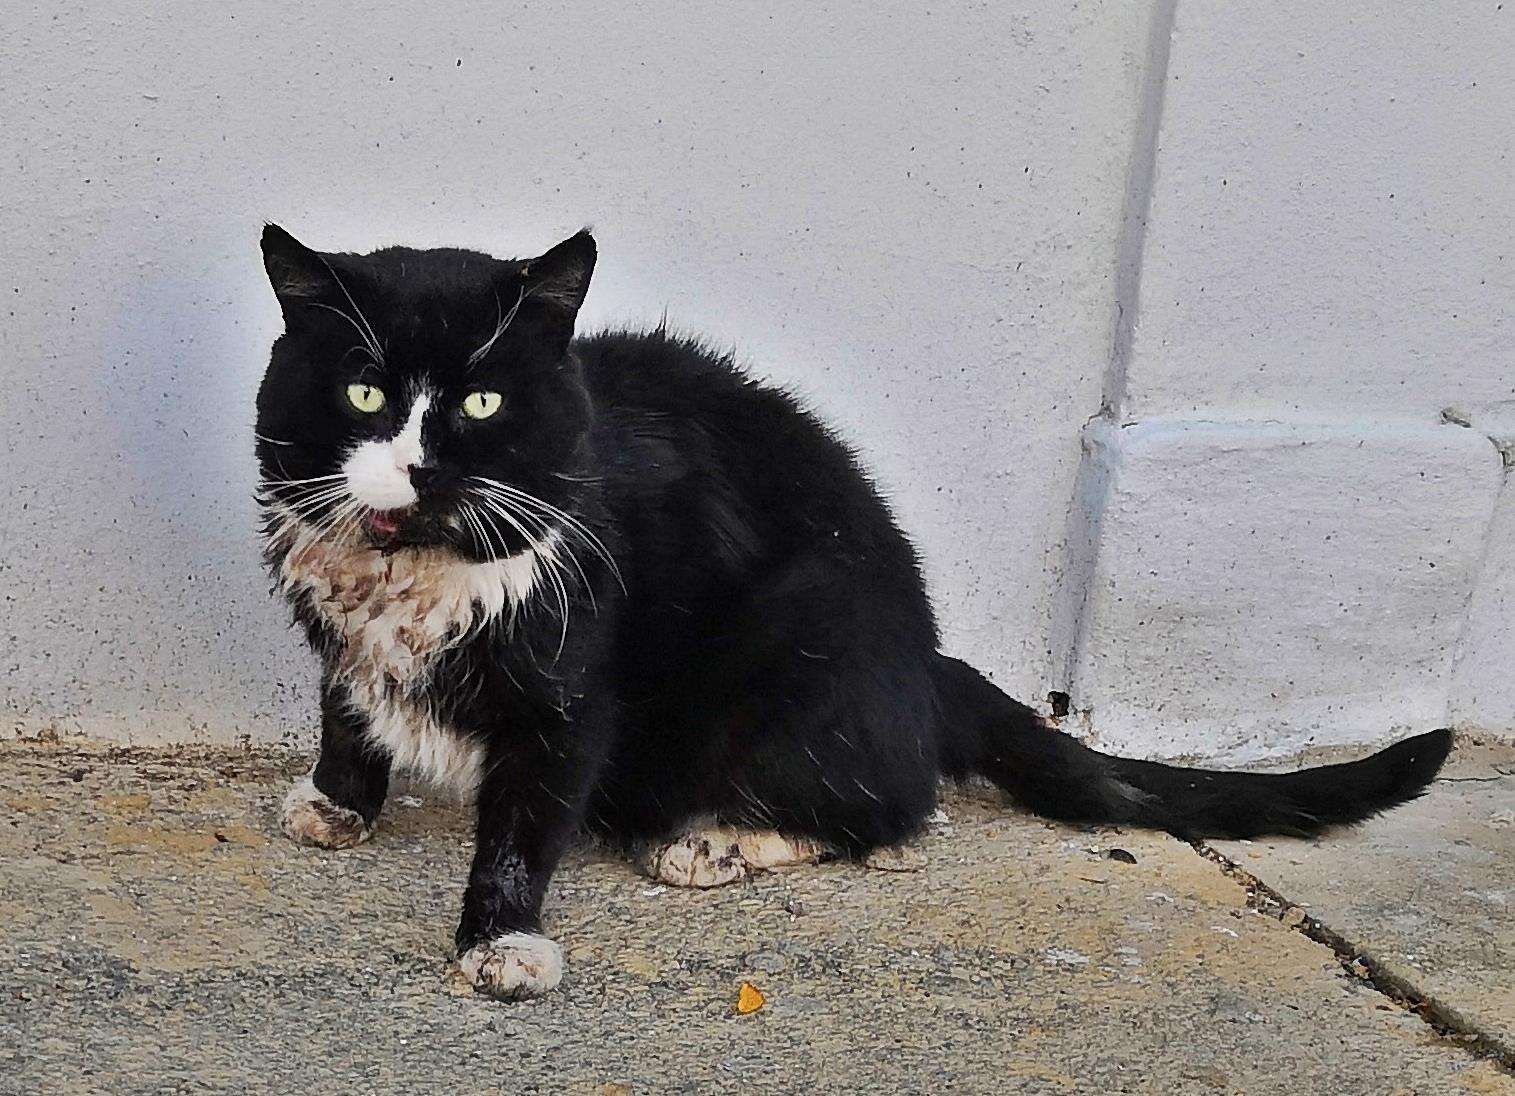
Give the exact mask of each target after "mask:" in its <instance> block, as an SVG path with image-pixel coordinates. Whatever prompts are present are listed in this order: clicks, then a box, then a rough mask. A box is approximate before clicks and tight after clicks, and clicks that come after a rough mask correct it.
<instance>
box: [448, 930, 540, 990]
mask: <svg viewBox="0 0 1515 1096" xmlns="http://www.w3.org/2000/svg"><path fill="white" fill-rule="evenodd" d="M458 970H459V971H460V972H461V973H462V975H463V977H464V978H465V979H466V980H467V981H468V984H469V985H471V986H473V988H474V990H475V992H478V993H486V994H488V995H489V996H491V997H498V998H500V999H501V1000H503V1001H518V1000H520V999H521V998H523V997H538V996H540V995H542V994H544V993H546V992H547V991H548V990H551V989H554V988H556V987H557V984H558V983H559V982H561V981H562V980H563V949H562V948H560V947H558V945H557V944H556V943H554V942H553V941H551V940H549V939H547V937H545V936H538V935H537V934H535V933H530V932H510V933H506V934H505V935H504V936H497V937H495V938H494V939H493V940H490V941H489V942H488V943H484V944H475V945H474V946H473V947H471V948H469V949H468V950H467V951H465V952H464V953H463V954H462V955H460V956H458Z"/></svg>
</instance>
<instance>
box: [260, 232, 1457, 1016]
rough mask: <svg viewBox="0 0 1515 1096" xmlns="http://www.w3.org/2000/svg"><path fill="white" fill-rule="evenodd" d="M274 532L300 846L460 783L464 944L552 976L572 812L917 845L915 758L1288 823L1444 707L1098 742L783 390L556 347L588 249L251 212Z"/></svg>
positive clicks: (1432, 748) (472, 966)
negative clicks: (958, 613)
mask: <svg viewBox="0 0 1515 1096" xmlns="http://www.w3.org/2000/svg"><path fill="white" fill-rule="evenodd" d="M262 251H263V256H264V263H265V268H266V270H267V273H268V276H269V279H270V282H271V283H272V286H273V290H274V293H275V296H276V297H277V299H278V302H279V305H280V307H281V310H282V312H283V318H284V332H283V333H282V334H281V335H280V336H279V338H278V339H277V340H276V342H275V343H274V346H273V351H272V355H271V359H270V363H269V367H268V371H267V373H266V375H265V377H264V379H263V382H262V385H261V388H260V390H259V392H258V398H257V429H256V451H257V459H258V463H259V467H260V472H261V482H260V487H259V495H258V498H259V503H260V506H261V513H262V515H263V519H264V525H263V535H264V546H265V557H266V560H267V563H268V566H269V568H270V570H271V573H272V575H273V579H274V584H275V586H276V588H277V590H278V591H279V592H280V593H282V595H283V596H284V597H285V598H286V599H288V602H289V604H290V606H291V607H292V610H293V615H294V618H295V620H296V621H297V623H298V624H299V625H300V626H302V627H303V630H304V633H305V636H306V638H307V640H308V642H309V644H310V646H311V648H312V649H313V650H314V652H315V653H316V654H317V656H318V657H319V660H320V663H321V667H322V671H323V673H322V685H321V745H320V753H319V758H318V760H317V761H316V764H315V766H314V768H313V769H312V770H311V772H310V774H309V775H308V776H307V777H306V778H305V779H303V780H302V781H300V782H299V783H297V784H296V785H295V786H294V787H293V788H292V789H291V790H290V792H289V794H288V796H287V798H286V799H285V801H284V805H283V812H282V825H283V828H284V829H285V831H286V832H287V833H288V834H289V835H290V836H291V837H293V838H294V839H295V840H297V841H299V842H302V843H305V844H309V845H316V846H321V847H325V848H343V847H347V846H351V845H354V844H356V843H358V842H360V841H363V840H365V839H366V838H368V837H369V835H370V834H371V833H372V832H373V829H374V825H375V822H376V820H377V818H378V816H379V811H380V808H381V807H382V805H383V803H384V799H385V794H386V791H387V788H388V785H389V779H390V773H391V770H394V769H404V770H410V771H414V772H419V773H420V774H422V775H425V776H429V777H431V778H433V779H436V780H439V781H442V782H443V783H446V784H448V785H451V786H452V787H454V788H456V789H458V790H459V791H460V792H461V793H463V794H464V795H465V796H467V797H468V798H470V799H472V800H473V802H474V803H475V804H476V810H477V829H476V835H475V837H476V840H475V845H474V852H473V864H472V868H471V870H470V872H469V876H468V882H467V888H466V890H465V892H464V895H463V904H462V905H463V908H462V912H461V916H460V919H459V922H458V926H457V932H456V935H455V946H456V955H455V963H456V970H458V971H460V972H461V973H462V976H463V977H464V978H465V979H466V980H467V982H468V983H470V984H472V985H473V986H474V987H475V989H476V990H477V991H479V992H481V993H486V994H491V995H494V996H497V997H501V998H518V997H526V996H532V995H536V994H540V993H544V992H546V991H548V990H551V989H552V988H553V987H554V986H556V985H557V984H558V981H559V979H560V978H561V975H562V966H563V962H562V952H561V950H560V948H559V946H558V945H557V943H556V942H554V941H553V940H551V939H549V938H548V937H547V936H546V935H544V933H543V929H542V921H541V912H542V899H543V894H544V892H545V889H546V887H547V883H548V880H549V879H550V878H551V876H552V873H553V871H554V869H555V867H556V865H557V863H558V860H559V858H560V856H561V855H562V853H563V851H564V848H565V846H566V845H567V844H568V842H569V841H570V840H571V839H572V838H573V836H574V835H575V833H576V832H578V831H580V830H581V829H588V830H590V831H594V832H597V833H599V834H601V835H604V836H605V837H607V838H609V839H611V840H612V841H614V842H615V843H617V844H619V845H620V846H623V847H624V848H626V849H627V850H628V851H631V852H632V853H633V854H634V855H635V856H637V858H638V859H639V862H640V864H641V866H642V868H643V869H644V870H646V871H647V872H649V873H651V874H652V875H653V876H655V877H656V878H658V879H661V880H663V881H665V882H668V883H673V884H680V885H686V886H713V885H717V884H720V883H725V882H730V881H732V880H735V879H739V878H741V877H743V876H744V875H745V874H747V873H748V872H751V871H754V870H757V869H761V868H766V867H774V866H778V865H781V864H791V863H799V862H805V861H810V860H815V859H817V858H819V857H822V856H844V857H863V856H866V855H868V854H869V853H870V852H871V851H873V850H877V849H881V848H889V847H894V846H898V845H900V844H901V843H902V842H905V841H908V840H909V839H910V838H911V837H912V836H913V835H915V834H916V833H917V832H918V831H919V830H920V829H921V828H922V825H923V823H924V820H925V819H926V818H927V817H928V816H929V815H930V814H931V813H932V811H933V809H934V807H935V804H936V799H937V789H938V783H939V781H940V780H941V779H942V778H949V779H954V780H961V779H964V778H967V777H970V776H974V775H982V776H985V777H988V778H989V779H990V780H991V781H993V782H994V783H996V784H998V785H999V786H1000V787H1001V788H1002V789H1004V791H1005V792H1007V793H1008V795H1009V797H1010V798H1011V799H1012V800H1013V801H1014V802H1015V803H1017V804H1018V805H1020V806H1021V807H1023V808H1025V809H1028V810H1030V811H1033V812H1036V813H1038V814H1041V815H1044V816H1046V817H1049V818H1052V819H1059V820H1063V821H1068V822H1078V823H1111V824H1122V825H1132V826H1144V827H1152V828H1156V829H1161V830H1167V831H1169V832H1171V833H1173V834H1176V835H1179V836H1182V837H1188V838H1194V837H1199V836H1225V837H1252V836H1256V835H1260V834H1265V833H1281V834H1314V833H1318V832H1321V831H1323V830H1326V829H1328V828H1330V827H1332V826H1337V825H1344V824H1350V823H1354V822H1358V821H1361V820H1363V819H1365V818H1367V817H1369V816H1371V815H1373V814H1375V813H1376V812H1379V811H1382V810H1385V809H1387V808H1389V807H1392V806H1394V805H1396V804H1399V803H1402V802H1404V801H1406V800H1408V799H1411V798H1413V797H1415V796H1416V795H1419V794H1420V793H1421V792H1422V791H1423V790H1424V789H1425V788H1426V786H1427V785H1428V784H1429V782H1430V781H1431V779H1432V778H1433V777H1434V776H1435V774H1436V772H1437V771H1438V770H1439V768H1440V766H1441V764H1442V762H1443V760H1444V759H1445V757H1446V755H1447V752H1448V750H1449V748H1450V744H1451V739H1450V734H1449V732H1446V731H1433V732H1430V733H1427V734H1422V735H1419V736H1418V737H1414V738H1410V739H1407V740H1405V741H1402V742H1400V743H1398V744H1396V745H1393V746H1391V747H1389V748H1388V749H1385V750H1383V751H1381V752H1380V753H1378V754H1375V755H1374V756H1372V757H1369V758H1367V759H1366V760H1362V761H1358V762H1354V763H1350V764H1344V765H1333V766H1329V767H1324V768H1315V769H1306V770H1303V771H1300V772H1296V773H1288V774H1271V775H1258V774H1242V773H1234V772H1211V771H1204V770H1196V769H1183V768H1176V767H1172V766H1168V765H1163V764H1158V763H1155V762H1150V761H1137V760H1128V759H1122V758H1117V757H1111V756H1107V755H1104V754H1100V753H1097V752H1095V751H1093V750H1091V749H1089V748H1086V747H1085V746H1083V745H1082V744H1080V743H1079V742H1078V741H1076V740H1075V739H1074V738H1072V737H1070V736H1068V735H1065V734H1062V733H1060V732H1058V731H1057V730H1055V729H1054V728H1053V726H1052V725H1051V724H1050V723H1049V722H1048V721H1047V720H1045V719H1043V718H1042V717H1041V716H1040V715H1038V714H1037V713H1036V712H1035V711H1034V710H1033V709H1032V708H1030V707H1028V706H1025V705H1023V704H1020V703H1018V702H1017V701H1015V700H1013V699H1011V698H1010V697H1009V696H1007V695H1005V694H1004V693H1003V692H1001V691H1000V690H999V689H998V688H997V687H995V686H994V685H993V684H991V683H990V682H989V681H988V680H987V679H985V678H984V677H983V676H982V675H981V674H980V673H979V672H978V671H976V670H974V669H973V668H972V667H970V666H969V665H967V664H966V663H964V662H961V661H959V660H957V659H955V658H950V657H948V656H947V655H945V654H943V653H941V652H940V651H939V650H938V637H937V629H936V624H935V621H934V618H933V613H932V607H931V604H930V602H929V600H928V598H927V594H926V590H925V587H924V584H923V582H922V577H921V570H920V565H919V561H918V559H917V557H916V553H915V550H914V549H913V547H912V546H911V543H910V541H909V540H908V539H907V538H906V537H905V535H904V534H903V533H902V532H901V531H900V529H899V528H898V527H897V526H896V524H895V521H894V518H893V517H892V515H891V513H890V511H889V508H888V507H887V506H886V504H885V503H884V502H883V500H882V499H881V498H880V496H879V494H878V492H877V491H876V490H875V489H874V487H873V485H872V484H871V483H870V481H869V480H868V478H867V477H866V476H865V475H864V473H863V472H862V471H861V470H860V468H859V465H858V462H857V460H856V458H855V456H854V454H853V453H852V452H851V451H850V450H849V449H848V448H847V447H846V446H845V445H843V444H842V443H841V442H840V441H839V440H838V439H837V437H836V436H835V435H834V434H832V433H831V431H829V430H828V429H827V428H826V427H825V426H824V425H822V424H821V423H820V422H819V421H817V419H816V418H815V417H814V416H812V415H811V414H810V413H808V412H807V411H805V410H804V409H802V408H801V407H800V406H799V405H798V404H797V403H796V401H795V400H794V399H793V398H792V397H791V396H789V395H788V394H786V393H785V392H783V391H781V390H779V389H777V388H775V387H772V386H770V385H767V384H764V383H761V382H760V381H758V380H756V379H754V378H753V377H751V376H749V375H748V374H747V373H745V372H744V371H743V370H742V369H740V368H738V367H737V366H736V365H735V364H733V362H732V360H731V358H730V357H729V356H727V355H722V354H717V353H714V352H712V351H711V350H709V349H708V348H706V347H704V346H703V345H701V344H700V343H699V342H697V341H695V340H692V339H689V338H683V337H678V336H675V335H673V334H670V333H669V332H668V331H667V330H665V329H664V328H662V327H660V328H658V329H656V330H652V331H648V332H642V333H636V332H629V331H618V332H607V333H601V334H595V335H590V336H587V337H576V336H575V325H576V320H577V316H578V312H579V309H580V306H581V305H582V303H583V301H584V298H585V295H586V293H587V292H588V289H589V283H590V277H591V274H592V272H593V269H594V265H595V260H596V255H597V251H596V245H595V242H594V240H593V238H592V237H591V236H590V234H589V233H588V232H587V231H586V232H580V233H578V234H576V235H574V236H572V237H570V238H569V239H567V240H565V241H563V242H562V243H560V244H558V245H556V246H555V247H553V248H552V249H550V250H549V251H547V252H546V253H545V254H543V255H541V256H538V257H536V258H532V259H527V260H524V261H523V260H501V259H496V258H492V257H490V256H488V255H485V254H481V253H479V252H475V251H465V250H452V249H436V250H413V249H409V248H404V247H389V248H384V249H382V250H378V251H374V252H372V253H370V254H366V255H358V254H350V253H321V252H317V251H314V250H311V249H310V248H307V247H305V246H304V245H303V244H301V243H299V242H298V241H297V240H295V239H294V238H293V237H292V236H290V235H289V234H288V233H287V232H285V231H284V230H283V229H281V228H279V227H277V226H274V225H269V226H267V227H266V228H265V230H264V232H263V237H262Z"/></svg>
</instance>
